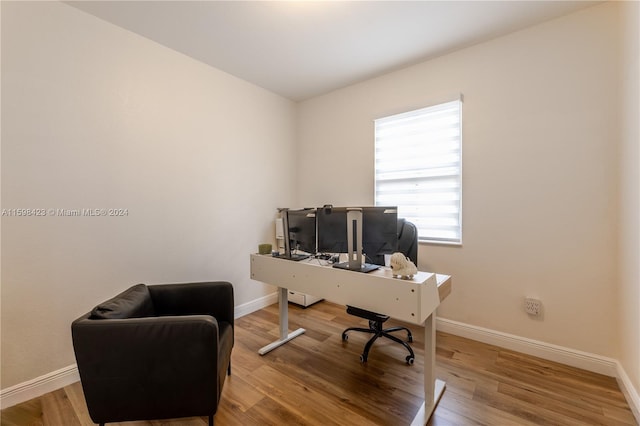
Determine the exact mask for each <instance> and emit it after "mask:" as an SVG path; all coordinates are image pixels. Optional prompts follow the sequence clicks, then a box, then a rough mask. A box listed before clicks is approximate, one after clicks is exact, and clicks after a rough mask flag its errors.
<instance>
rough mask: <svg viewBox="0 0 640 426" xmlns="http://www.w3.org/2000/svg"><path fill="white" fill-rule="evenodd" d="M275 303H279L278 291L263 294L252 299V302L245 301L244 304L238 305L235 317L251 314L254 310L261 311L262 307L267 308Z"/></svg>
mask: <svg viewBox="0 0 640 426" xmlns="http://www.w3.org/2000/svg"><path fill="white" fill-rule="evenodd" d="M274 303H278V293H277V292H274V293H271V294H267V295H266V296H262V297H260V298H258V299H255V300H252V301H251V302H247V303H243V304H242V305H238V306H236V307H235V310H234V318H240V317H243V316H245V315H249V314H250V313H252V312H255V311H259V310H260V309H262V308H266V307H267V306H270V305H273V304H274Z"/></svg>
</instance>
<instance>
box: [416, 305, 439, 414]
mask: <svg viewBox="0 0 640 426" xmlns="http://www.w3.org/2000/svg"><path fill="white" fill-rule="evenodd" d="M444 388H445V383H444V382H443V381H442V380H438V379H436V314H435V312H434V313H432V314H431V315H429V317H428V318H427V320H426V321H425V322H424V402H423V403H422V407H420V410H418V414H416V416H415V418H414V419H413V421H412V422H411V426H418V425H421V426H424V425H426V424H427V423H428V422H429V418H430V417H431V414H433V410H435V408H436V405H437V404H438V401H440V397H441V396H442V393H443V392H444Z"/></svg>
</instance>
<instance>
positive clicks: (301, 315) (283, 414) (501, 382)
mask: <svg viewBox="0 0 640 426" xmlns="http://www.w3.org/2000/svg"><path fill="white" fill-rule="evenodd" d="M289 322H290V327H291V328H292V329H293V328H297V327H304V328H306V330H307V331H306V333H305V334H303V335H302V336H300V337H298V338H296V339H294V340H293V341H291V342H289V343H288V344H286V345H285V346H283V347H280V348H278V349H275V350H274V351H273V352H271V353H269V354H267V355H265V356H260V355H258V353H257V351H258V349H259V348H260V347H262V346H264V345H266V344H267V343H270V342H271V341H273V340H275V338H276V336H277V334H278V314H277V305H272V306H270V307H268V308H265V309H262V310H260V311H258V312H254V313H252V314H250V315H247V316H245V317H242V318H240V319H238V320H237V321H236V344H235V347H234V349H233V355H232V375H231V376H229V377H227V379H226V381H225V385H224V390H223V393H222V399H221V405H220V407H219V409H218V413H217V414H216V416H215V424H216V425H217V426H235V425H238V426H240V425H241V426H248V425H322V426H325V425H390V426H397V425H408V424H409V423H410V422H411V420H412V419H413V416H414V415H415V413H416V412H417V410H418V408H419V406H420V404H421V402H422V401H421V396H422V377H423V376H422V371H423V357H422V355H423V351H422V349H421V347H422V346H423V342H424V340H423V339H424V337H423V332H422V330H421V328H420V327H417V326H412V325H409V328H410V329H411V330H412V332H413V335H414V343H413V345H412V346H413V348H414V351H415V352H416V360H415V364H414V365H412V366H408V365H406V364H405V362H404V359H405V356H406V354H405V349H404V348H403V347H402V346H400V345H398V344H397V343H394V342H391V341H389V340H386V339H378V341H377V342H376V343H375V345H374V346H373V349H372V350H371V353H370V356H369V361H368V362H367V363H366V364H361V363H360V361H359V355H360V353H361V352H362V348H363V347H364V344H365V342H366V341H367V339H368V336H365V335H364V334H363V333H351V334H350V336H349V340H348V342H342V340H341V338H340V335H341V333H342V330H343V329H345V328H346V327H349V326H353V325H355V324H358V323H360V324H362V325H363V326H366V324H365V322H364V321H359V319H358V318H355V317H352V316H349V315H347V314H346V313H345V309H344V307H343V306H340V305H335V304H332V303H328V302H321V303H318V304H316V305H314V306H313V307H310V308H308V309H302V308H299V307H296V306H295V305H291V306H290V308H289ZM389 324H399V323H398V322H397V321H393V320H389V321H388V323H387V324H385V325H389ZM400 335H401V334H400ZM436 352H437V353H436V355H437V361H436V364H437V375H438V378H440V379H442V380H445V381H446V383H447V387H446V390H445V392H444V395H443V397H442V399H441V400H440V404H439V405H438V407H437V408H436V411H435V413H434V415H433V417H432V418H431V421H430V425H432V426H445V425H456V426H461V425H491V426H495V425H505V426H506V425H607V426H615V425H636V424H637V423H636V422H635V420H634V417H633V415H632V413H631V411H630V409H629V406H628V405H627V403H626V402H625V399H624V397H623V395H622V393H621V392H620V390H619V389H618V386H617V384H616V381H615V379H613V378H610V377H606V376H602V375H599V374H594V373H590V372H586V371H583V370H579V369H576V368H572V367H567V366H564V365H561V364H557V363H553V362H549V361H544V360H541V359H538V358H534V357H531V356H527V355H522V354H519V353H516V352H512V351H509V350H504V349H500V348H498V347H495V346H490V345H486V344H482V343H478V342H475V341H472V340H468V339H464V338H461V337H457V336H453V335H448V334H444V333H438V334H437V348H436ZM1 424H2V425H3V426H11V425H21V426H22V425H54V426H72V425H93V423H92V422H91V419H90V418H89V415H88V413H87V409H86V406H85V402H84V397H83V394H82V387H81V385H80V383H74V384H72V385H70V386H67V387H65V388H63V389H59V390H57V391H55V392H52V393H49V394H46V395H44V396H42V397H40V398H36V399H34V400H31V401H28V402H25V403H23V404H19V405H17V406H14V407H10V408H8V409H5V410H2V416H1ZM120 424H122V425H127V426H140V425H166V426H177V425H181V426H182V425H184V426H202V425H206V424H207V422H206V418H200V417H193V418H188V419H175V420H162V421H140V422H127V423H120Z"/></svg>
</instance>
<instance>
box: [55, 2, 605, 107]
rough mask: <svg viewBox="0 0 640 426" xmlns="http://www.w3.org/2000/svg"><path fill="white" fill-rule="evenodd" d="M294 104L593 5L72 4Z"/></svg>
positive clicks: (519, 3) (366, 3)
mask: <svg viewBox="0 0 640 426" xmlns="http://www.w3.org/2000/svg"><path fill="white" fill-rule="evenodd" d="M66 3H67V4H69V5H71V6H74V7H76V8H78V9H81V10H83V11H85V12H87V13H90V14H91V15H94V16H96V17H98V18H101V19H104V20H106V21H108V22H111V23H113V24H115V25H117V26H120V27H122V28H125V29H127V30H130V31H132V32H134V33H137V34H139V35H141V36H144V37H147V38H149V39H151V40H154V41H156V42H157V43H160V44H162V45H164V46H167V47H169V48H171V49H174V50H176V51H178V52H181V53H183V54H185V55H188V56H190V57H192V58H195V59H197V60H199V61H202V62H204V63H206V64H209V65H211V66H213V67H215V68H217V69H220V70H222V71H225V72H227V73H229V74H232V75H234V76H236V77H239V78H241V79H243V80H247V81H249V82H252V83H254V84H256V85H258V86H261V87H263V88H265V89H268V90H270V91H272V92H275V93H278V94H280V95H282V96H284V97H286V98H289V99H292V100H294V101H300V100H304V99H308V98H311V97H314V96H317V95H321V94H324V93H327V92H330V91H332V90H335V89H338V88H341V87H345V86H347V85H350V84H353V83H356V82H358V81H362V80H366V79H368V78H372V77H375V76H378V75H382V74H385V73H387V72H390V71H393V70H396V69H400V68H403V67H406V66H408V65H412V64H415V63H418V62H421V61H424V60H427V59H430V58H434V57H436V56H438V55H442V54H444V53H447V52H451V51H454V50H457V49H461V48H464V47H467V46H471V45H473V44H476V43H480V42H483V41H486V40H489V39H491V38H494V37H497V36H500V35H504V34H507V33H509V32H512V31H516V30H519V29H522V28H525V27H527V26H531V25H534V24H537V23H539V22H542V21H545V20H549V19H552V18H555V17H558V16H561V15H564V14H567V13H571V12H574V11H576V10H579V9H582V8H585V7H588V6H591V5H593V4H596V3H597V2H592V1H576V2H574V1H407V2H405V1H256V2H253V1H251V2H248V1H70V2H66Z"/></svg>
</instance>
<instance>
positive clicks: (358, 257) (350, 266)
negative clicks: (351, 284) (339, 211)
mask: <svg viewBox="0 0 640 426" xmlns="http://www.w3.org/2000/svg"><path fill="white" fill-rule="evenodd" d="M347 250H348V252H347V255H348V256H349V260H347V261H346V262H342V263H335V264H334V265H333V267H334V268H339V269H347V270H349V271H356V272H371V271H375V270H376V269H378V268H379V266H378V265H372V264H369V263H362V209H361V208H347Z"/></svg>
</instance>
